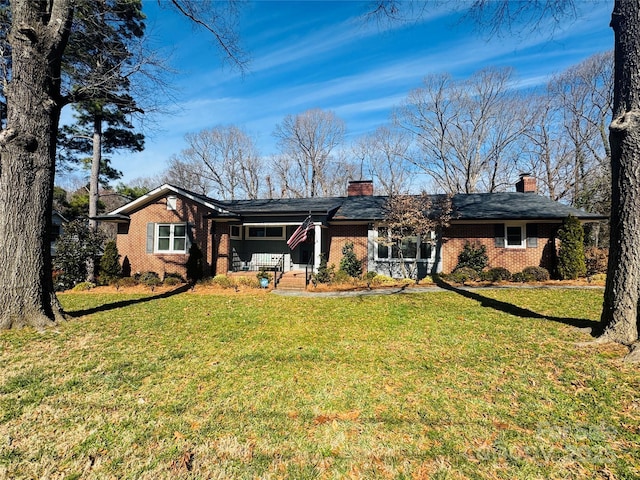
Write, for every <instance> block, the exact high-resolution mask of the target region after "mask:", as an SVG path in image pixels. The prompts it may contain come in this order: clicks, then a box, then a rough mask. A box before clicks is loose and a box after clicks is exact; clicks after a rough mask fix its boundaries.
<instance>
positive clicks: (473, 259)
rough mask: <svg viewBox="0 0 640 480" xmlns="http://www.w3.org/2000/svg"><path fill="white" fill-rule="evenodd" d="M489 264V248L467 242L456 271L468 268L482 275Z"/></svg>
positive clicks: (459, 256)
mask: <svg viewBox="0 0 640 480" xmlns="http://www.w3.org/2000/svg"><path fill="white" fill-rule="evenodd" d="M488 264H489V257H488V256H487V247H486V246H485V245H480V244H471V243H469V242H467V243H465V244H464V247H463V249H462V251H461V252H460V254H459V255H458V265H456V268H455V270H458V269H460V268H463V267H466V268H471V269H473V270H475V271H476V272H477V273H480V272H481V271H482V270H484V269H485V268H486V266H487V265H488Z"/></svg>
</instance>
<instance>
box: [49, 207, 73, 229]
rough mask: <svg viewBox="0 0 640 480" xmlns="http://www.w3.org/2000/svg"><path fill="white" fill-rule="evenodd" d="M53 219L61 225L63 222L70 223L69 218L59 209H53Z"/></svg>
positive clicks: (54, 222)
mask: <svg viewBox="0 0 640 480" xmlns="http://www.w3.org/2000/svg"><path fill="white" fill-rule="evenodd" d="M51 221H52V222H53V224H54V225H60V224H62V223H69V220H67V219H66V218H64V216H63V215H62V214H61V213H60V212H59V211H57V210H53V212H52V213H51Z"/></svg>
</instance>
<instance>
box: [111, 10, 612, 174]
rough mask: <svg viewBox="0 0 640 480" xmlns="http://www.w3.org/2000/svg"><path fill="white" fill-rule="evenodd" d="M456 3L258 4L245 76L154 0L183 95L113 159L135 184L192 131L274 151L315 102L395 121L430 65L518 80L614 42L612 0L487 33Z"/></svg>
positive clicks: (151, 20) (363, 126)
mask: <svg viewBox="0 0 640 480" xmlns="http://www.w3.org/2000/svg"><path fill="white" fill-rule="evenodd" d="M578 2H581V0H578ZM446 3H447V2H438V3H434V4H433V6H430V7H429V9H427V13H426V15H425V16H423V17H422V18H421V19H420V20H419V21H418V20H417V21H413V22H409V23H404V24H396V25H388V24H386V25H379V24H377V23H375V22H370V23H367V22H365V21H364V20H363V14H364V13H365V12H366V11H367V9H366V3H363V2H355V1H354V2H350V1H342V2H325V1H298V2H270V1H258V2H253V3H250V4H248V5H246V6H245V11H244V14H243V16H242V19H241V22H240V38H241V42H242V45H243V46H244V48H245V50H246V51H247V52H248V54H249V56H250V58H251V62H250V63H249V65H248V70H247V72H246V73H245V74H244V75H241V74H240V73H239V72H238V71H236V70H233V69H231V68H229V67H228V66H227V67H225V66H223V64H222V62H221V58H220V55H219V54H218V51H217V50H216V48H215V45H214V44H213V42H212V39H211V37H210V36H209V35H208V34H207V33H206V32H203V31H198V30H194V29H193V28H192V26H191V25H190V24H189V22H188V21H187V20H186V19H183V18H181V17H180V16H179V15H178V14H176V13H175V12H173V11H171V10H168V9H161V8H158V5H157V2H156V1H155V0H153V1H149V0H146V1H145V2H144V9H145V12H146V14H147V17H148V28H149V33H150V39H151V41H152V42H153V43H154V44H155V46H156V48H158V49H160V51H162V52H163V55H167V56H168V58H169V61H170V63H171V65H172V66H173V68H175V69H176V70H177V73H176V75H175V76H174V77H173V79H172V84H173V86H174V88H175V91H174V97H175V99H174V103H173V104H171V105H169V106H168V107H169V108H170V109H171V113H169V114H164V115H161V116H158V117H156V118H155V119H153V121H154V122H155V123H156V126H155V128H154V130H153V131H150V132H147V140H146V149H145V151H144V152H141V153H136V154H129V153H127V154H124V155H117V156H115V157H113V166H114V167H115V168H117V169H119V170H121V171H122V172H123V174H124V176H123V179H122V181H124V182H125V183H127V182H129V181H131V180H133V179H135V178H137V177H148V176H151V175H154V174H157V173H159V172H161V171H162V170H163V169H164V168H165V166H166V161H167V160H168V158H169V157H170V156H171V155H172V154H176V153H179V152H180V150H182V149H183V148H184V147H185V143H184V140H183V138H184V135H185V134H186V133H189V132H197V131H200V130H202V129H206V128H212V127H215V126H217V125H230V124H232V125H237V126H240V127H242V128H244V129H245V130H246V131H248V132H249V133H250V134H251V135H253V136H254V138H256V140H257V145H258V149H259V151H260V153H261V154H262V155H265V156H269V155H272V154H275V153H276V152H277V150H276V146H275V141H274V139H273V137H272V132H273V130H274V128H275V126H276V124H278V123H280V122H281V121H282V120H283V118H284V117H285V116H286V115H289V114H294V115H295V114H298V113H302V112H304V111H306V110H308V109H311V108H321V109H324V110H331V111H333V112H334V113H335V114H336V115H337V116H338V117H340V118H342V119H343V120H344V121H345V122H346V125H347V130H348V138H349V139H352V138H355V137H357V136H359V135H361V134H364V133H367V132H371V131H373V130H375V128H376V127H378V126H380V125H383V124H385V123H387V122H388V120H389V116H390V113H391V112H392V110H393V108H394V106H397V105H399V104H400V102H402V100H403V99H404V98H405V97H406V96H407V94H408V93H409V92H410V91H411V90H412V89H414V88H417V87H419V86H420V84H421V81H422V79H423V78H424V77H425V76H426V75H429V74H435V73H449V74H451V75H453V76H454V77H458V78H465V77H467V76H469V75H470V74H471V73H473V72H475V71H477V70H479V69H481V68H484V67H489V66H510V67H514V68H515V69H516V73H517V77H518V80H519V84H520V86H522V87H529V86H535V85H542V84H544V83H546V81H547V80H548V79H549V77H550V76H552V75H553V74H556V73H560V72H562V71H563V70H565V69H566V68H568V67H570V66H571V65H575V64H577V63H579V62H580V61H582V60H584V59H585V58H587V57H589V56H590V55H592V54H594V53H598V52H602V51H606V50H610V49H612V48H613V33H612V31H611V29H610V28H609V26H608V25H609V19H610V12H611V8H612V5H611V4H610V2H586V1H582V2H581V3H580V5H581V9H580V10H581V11H580V16H579V18H578V19H577V20H575V21H574V22H572V23H571V24H570V25H568V26H567V28H566V29H557V30H556V31H555V32H554V33H553V35H551V34H550V32H549V31H548V30H546V31H545V28H543V27H542V28H539V29H537V30H536V31H535V32H533V33H531V34H522V35H520V36H519V37H517V38H514V37H512V36H509V35H508V34H504V35H502V36H501V37H494V38H488V37H487V35H486V34H484V33H483V32H481V31H478V29H477V27H476V26H474V25H472V24H470V23H465V22H460V21H459V16H458V14H456V13H452V12H451V10H450V9H449V8H448V7H446V5H445V4H446ZM611 3H612V2H611ZM438 6H439V7H438Z"/></svg>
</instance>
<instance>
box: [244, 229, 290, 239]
mask: <svg viewBox="0 0 640 480" xmlns="http://www.w3.org/2000/svg"><path fill="white" fill-rule="evenodd" d="M245 238H246V239H248V240H284V227H282V226H276V227H270V226H264V227H263V226H257V227H246V232H245Z"/></svg>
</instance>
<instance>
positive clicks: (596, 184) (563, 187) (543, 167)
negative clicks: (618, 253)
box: [523, 53, 613, 213]
mask: <svg viewBox="0 0 640 480" xmlns="http://www.w3.org/2000/svg"><path fill="white" fill-rule="evenodd" d="M612 90H613V57H612V55H611V54H610V53H602V54H597V55H594V56H592V57H589V58H588V59H587V60H585V61H583V62H581V63H580V64H578V65H576V66H574V67H571V68H570V69H568V70H567V71H566V72H564V73H562V74H560V75H558V76H556V77H554V78H553V79H552V80H551V82H550V83H549V85H548V87H547V90H546V91H545V92H544V93H543V94H541V95H532V96H531V103H530V106H529V110H530V111H531V112H533V113H534V115H535V121H534V122H532V125H531V128H530V129H529V130H528V132H527V134H526V137H525V138H524V140H525V142H524V143H523V152H524V153H525V154H526V156H527V157H528V158H527V161H528V163H527V170H531V171H532V172H535V174H536V177H537V178H539V179H540V180H541V187H542V190H543V192H542V193H544V194H547V195H549V197H550V198H552V199H554V200H566V201H568V202H570V203H571V204H573V205H575V206H577V207H581V208H586V209H587V210H589V211H595V212H600V213H606V212H607V211H608V209H609V204H608V200H607V199H608V198H609V194H608V192H609V191H610V187H609V186H608V183H609V177H610V175H609V163H610V160H609V159H610V152H611V149H610V147H609V140H608V137H607V135H606V125H607V121H608V120H607V119H608V118H610V116H611V108H612V101H613V97H612ZM603 204H604V205H603Z"/></svg>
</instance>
